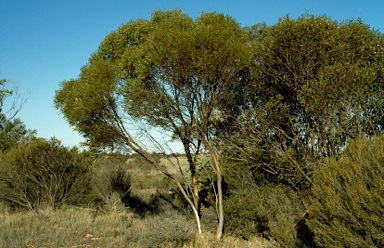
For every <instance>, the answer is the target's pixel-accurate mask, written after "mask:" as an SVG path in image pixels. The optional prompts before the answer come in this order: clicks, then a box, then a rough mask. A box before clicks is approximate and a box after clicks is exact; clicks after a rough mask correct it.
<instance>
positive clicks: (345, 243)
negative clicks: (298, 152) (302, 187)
mask: <svg viewBox="0 0 384 248" xmlns="http://www.w3.org/2000/svg"><path fill="white" fill-rule="evenodd" d="M324 163H325V165H323V166H322V167H321V168H319V169H318V170H317V171H315V173H314V177H313V182H314V185H313V187H312V189H311V192H310V195H309V215H308V218H307V219H306V224H307V225H308V227H309V229H310V230H311V231H312V233H313V239H314V241H315V243H316V244H317V245H318V246H319V247H384V218H383V216H384V141H383V137H374V138H371V139H361V140H355V141H354V142H352V143H351V144H350V145H349V147H348V149H347V150H346V151H345V152H344V153H343V154H342V155H341V157H340V158H332V159H329V160H326V161H324Z"/></svg>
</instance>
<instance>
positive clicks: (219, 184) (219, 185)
mask: <svg viewBox="0 0 384 248" xmlns="http://www.w3.org/2000/svg"><path fill="white" fill-rule="evenodd" d="M205 143H206V145H207V148H208V150H209V152H210V154H211V156H212V159H213V169H214V171H215V173H216V179H217V205H218V206H217V208H218V209H217V212H218V219H219V223H218V224H217V229H216V239H221V238H222V236H223V227H224V207H223V175H222V172H221V165H220V159H219V154H218V153H217V151H216V149H215V148H214V147H213V145H212V143H211V141H206V142H205Z"/></svg>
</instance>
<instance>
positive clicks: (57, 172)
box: [0, 139, 90, 210]
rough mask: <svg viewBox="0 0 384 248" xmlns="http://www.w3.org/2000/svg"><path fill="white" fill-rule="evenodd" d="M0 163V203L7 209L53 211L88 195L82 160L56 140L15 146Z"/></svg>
mask: <svg viewBox="0 0 384 248" xmlns="http://www.w3.org/2000/svg"><path fill="white" fill-rule="evenodd" d="M1 160H2V161H1V167H0V200H1V201H4V202H6V203H7V204H9V205H10V206H11V207H15V208H26V209H31V210H38V209H39V208H41V207H52V208H57V207H59V206H61V205H62V204H72V203H75V202H77V201H79V200H81V198H82V197H83V196H84V195H85V194H86V193H87V192H88V191H89V181H90V177H89V174H88V169H87V166H86V162H85V160H84V159H83V157H82V156H81V155H80V154H79V153H78V152H77V151H76V150H69V149H68V148H66V147H64V146H63V145H62V144H61V143H60V142H59V141H58V140H56V139H51V140H44V139H37V140H34V141H31V142H29V143H26V144H19V145H17V146H15V147H13V148H12V149H11V150H10V151H9V152H8V153H6V154H5V155H3V156H2V158H1Z"/></svg>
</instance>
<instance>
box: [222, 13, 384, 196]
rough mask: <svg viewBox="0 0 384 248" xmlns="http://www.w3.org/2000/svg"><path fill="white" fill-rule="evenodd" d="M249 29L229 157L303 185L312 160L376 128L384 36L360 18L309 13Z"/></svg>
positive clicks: (379, 116) (380, 101)
mask: <svg viewBox="0 0 384 248" xmlns="http://www.w3.org/2000/svg"><path fill="white" fill-rule="evenodd" d="M250 33H251V35H252V36H253V37H254V41H253V42H252V49H253V50H252V54H253V57H254V62H255V63H254V69H253V70H252V72H253V74H252V75H253V78H254V80H252V83H251V84H249V85H247V86H248V87H246V88H245V89H243V91H246V92H247V95H246V99H248V100H246V101H245V103H246V105H243V111H242V112H241V113H240V116H239V118H238V119H237V121H238V123H239V125H240V128H239V130H240V131H239V132H238V133H236V135H231V136H230V137H232V138H233V140H232V141H231V142H232V143H233V145H232V147H236V148H237V152H238V154H237V155H236V156H235V157H236V158H237V159H238V160H242V161H248V162H249V164H256V165H258V166H259V167H260V168H262V169H264V170H266V171H269V172H270V173H271V174H274V175H276V176H278V177H280V178H281V179H283V180H284V181H285V182H288V183H290V185H292V186H295V187H297V188H298V189H299V190H300V189H302V188H304V189H306V188H307V186H308V182H310V176H311V173H312V172H313V170H311V169H310V168H308V165H309V164H310V163H312V162H313V160H315V159H318V158H323V157H330V156H334V155H337V154H339V153H340V152H341V151H342V149H343V148H344V147H345V145H346V144H347V143H348V141H349V139H352V138H356V137H360V136H364V135H373V134H375V133H380V132H381V129H382V113H381V111H382V108H383V106H384V101H383V96H384V91H383V88H382V78H383V76H384V74H383V70H382V68H383V65H384V64H383V63H384V37H383V35H382V34H380V33H378V32H376V31H374V30H371V29H370V28H369V27H368V26H367V25H365V24H363V23H362V22H361V20H351V21H347V22H342V23H338V22H336V21H333V20H331V19H330V18H328V17H324V16H312V15H304V16H302V17H299V18H297V19H292V18H289V17H284V18H281V19H280V20H279V22H278V23H277V24H275V25H272V26H265V25H264V26H263V25H259V26H255V27H254V28H253V29H250Z"/></svg>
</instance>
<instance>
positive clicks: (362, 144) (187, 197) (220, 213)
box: [0, 11, 384, 248]
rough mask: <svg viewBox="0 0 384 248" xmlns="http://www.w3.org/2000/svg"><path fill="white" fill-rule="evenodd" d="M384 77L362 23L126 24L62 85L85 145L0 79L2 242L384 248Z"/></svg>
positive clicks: (64, 105)
mask: <svg viewBox="0 0 384 248" xmlns="http://www.w3.org/2000/svg"><path fill="white" fill-rule="evenodd" d="M383 80H384V36H383V34H381V33H380V32H377V31H375V30H372V29H371V28H370V27H369V26H367V25H365V24H364V23H363V22H362V20H349V21H345V22H341V23H339V22H336V21H333V20H331V19H330V18H328V17H325V16H313V15H303V16H301V17H299V18H297V19H292V18H290V17H288V16H286V17H283V18H281V19H280V20H279V21H278V23H277V24H275V25H271V26H268V25H266V24H263V23H261V24H255V25H253V26H251V27H240V26H239V24H238V23H237V22H236V21H235V20H234V19H233V18H231V17H229V16H225V15H222V14H218V13H204V14H202V15H200V16H199V17H198V18H197V19H192V18H191V17H189V16H188V15H186V14H185V13H183V12H181V11H156V12H154V13H153V15H152V17H151V19H150V20H134V21H130V22H128V23H126V24H123V25H122V26H121V27H119V28H118V30H116V31H114V32H112V33H111V34H109V35H108V36H107V37H106V38H105V40H104V41H103V42H102V43H101V44H100V46H99V49H98V50H97V51H95V53H94V54H93V55H92V56H91V58H90V59H89V63H88V64H87V65H85V66H84V67H82V69H81V74H80V76H79V77H78V78H77V79H72V80H68V81H64V82H62V83H61V85H60V88H59V89H58V91H57V92H56V96H55V100H54V101H55V106H56V107H57V108H58V109H59V110H60V111H61V112H62V113H63V114H64V116H65V118H66V120H67V121H68V122H69V123H70V124H71V125H72V126H73V127H74V128H75V129H76V130H77V131H78V132H79V133H80V134H81V135H83V136H84V137H85V139H86V142H85V143H84V144H83V145H84V146H83V150H80V149H78V148H68V147H65V146H63V145H62V144H61V142H60V141H59V140H57V139H54V138H52V139H49V140H45V139H41V138H37V137H35V131H34V130H28V129H26V127H25V126H24V124H23V123H22V121H21V120H19V119H17V118H16V117H15V116H16V114H17V111H16V112H15V111H13V112H12V111H11V112H12V113H14V114H9V113H11V112H9V111H6V110H3V109H2V106H3V103H4V101H5V100H6V99H7V98H8V99H9V98H12V93H13V92H12V90H9V89H8V88H7V85H6V81H5V80H1V81H0V85H1V86H2V88H1V89H0V106H1V115H0V124H1V125H0V150H1V155H0V161H1V163H0V204H1V205H0V219H1V224H0V242H1V243H0V246H2V247H289V248H291V247H384V236H383V229H384V223H383V218H382V216H383V215H384V213H383V205H384V199H383V196H384V169H383V168H384V137H383V134H382V129H383V125H384V123H383V120H384V119H383V116H384V115H383V110H384V88H383V86H384V84H383V82H384V81H383ZM16 109H17V108H16ZM132 123H135V124H136V126H133V125H132ZM154 132H158V133H157V134H154ZM167 135H168V136H167ZM163 137H169V142H170V141H171V140H172V141H179V142H180V144H181V145H182V147H183V148H184V151H183V154H175V153H173V152H172V150H171V149H170V146H169V143H167V141H164V139H163ZM144 140H145V142H143V141H144Z"/></svg>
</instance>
